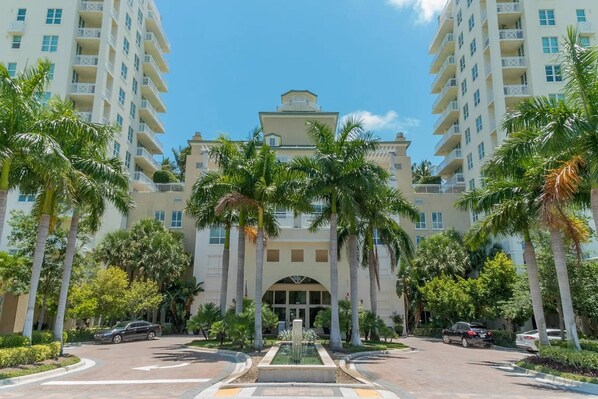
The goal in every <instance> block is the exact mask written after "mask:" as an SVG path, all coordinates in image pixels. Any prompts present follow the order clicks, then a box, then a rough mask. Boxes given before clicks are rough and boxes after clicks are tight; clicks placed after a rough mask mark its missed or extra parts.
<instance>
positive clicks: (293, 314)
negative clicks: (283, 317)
mask: <svg viewBox="0 0 598 399" xmlns="http://www.w3.org/2000/svg"><path fill="white" fill-rule="evenodd" d="M305 315H306V307H305V306H301V307H300V306H292V305H291V306H289V308H288V312H287V328H288V329H290V328H293V320H295V319H301V320H303V327H304V328H305V326H309V323H308V320H307V319H306V318H305Z"/></svg>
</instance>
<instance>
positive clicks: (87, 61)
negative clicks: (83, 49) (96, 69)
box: [73, 55, 99, 66]
mask: <svg viewBox="0 0 598 399" xmlns="http://www.w3.org/2000/svg"><path fill="white" fill-rule="evenodd" d="M98 60H99V58H98V56H97V55H76V56H75V59H74V60H73V65H81V66H97V65H98Z"/></svg>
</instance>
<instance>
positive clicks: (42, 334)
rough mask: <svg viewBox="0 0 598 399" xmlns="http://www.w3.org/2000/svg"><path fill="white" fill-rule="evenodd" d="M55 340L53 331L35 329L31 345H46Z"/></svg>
mask: <svg viewBox="0 0 598 399" xmlns="http://www.w3.org/2000/svg"><path fill="white" fill-rule="evenodd" d="M52 342H54V333H53V332H52V331H47V330H45V331H33V333H32V334H31V345H46V344H51V343H52Z"/></svg>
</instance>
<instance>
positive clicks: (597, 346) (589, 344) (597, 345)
mask: <svg viewBox="0 0 598 399" xmlns="http://www.w3.org/2000/svg"><path fill="white" fill-rule="evenodd" d="M550 345H552V346H558V347H560V348H568V344H567V341H550ZM579 346H581V349H582V350H584V351H590V352H598V342H596V341H586V340H581V341H579Z"/></svg>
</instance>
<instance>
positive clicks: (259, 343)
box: [253, 209, 264, 351]
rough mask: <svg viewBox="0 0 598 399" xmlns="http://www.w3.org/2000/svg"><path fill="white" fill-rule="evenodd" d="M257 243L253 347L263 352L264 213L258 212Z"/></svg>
mask: <svg viewBox="0 0 598 399" xmlns="http://www.w3.org/2000/svg"><path fill="white" fill-rule="evenodd" d="M258 219H259V220H258V227H257V243H256V249H255V339H254V341H253V347H254V348H255V349H256V350H258V351H259V350H261V349H262V348H263V346H264V343H263V339H262V278H263V274H264V227H263V223H264V222H263V219H264V211H263V210H262V209H260V210H259V211H258Z"/></svg>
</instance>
